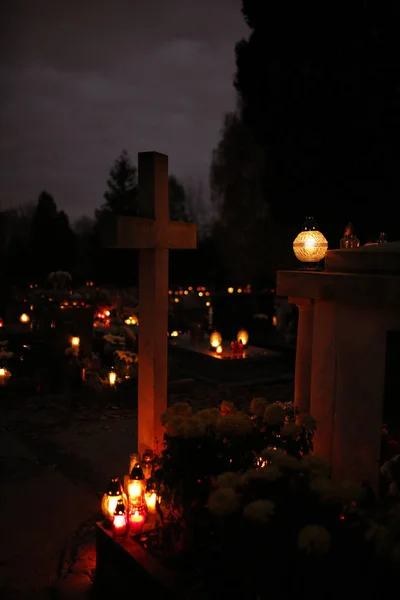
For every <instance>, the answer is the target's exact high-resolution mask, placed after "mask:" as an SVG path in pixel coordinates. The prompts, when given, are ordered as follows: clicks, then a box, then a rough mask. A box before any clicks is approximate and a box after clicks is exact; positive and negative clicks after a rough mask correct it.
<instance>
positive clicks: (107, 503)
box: [101, 477, 127, 521]
mask: <svg viewBox="0 0 400 600" xmlns="http://www.w3.org/2000/svg"><path fill="white" fill-rule="evenodd" d="M119 500H122V501H123V502H124V504H125V505H126V504H127V497H126V495H125V494H124V492H123V490H122V486H121V483H120V481H119V479H118V477H114V478H113V479H111V481H110V483H109V484H108V488H107V491H106V493H105V494H104V496H103V499H102V501H101V510H102V513H103V515H104V517H105V518H106V519H108V520H109V521H112V520H113V518H114V513H115V510H116V508H117V504H118V501H119Z"/></svg>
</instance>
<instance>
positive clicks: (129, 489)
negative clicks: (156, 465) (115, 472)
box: [102, 453, 158, 536]
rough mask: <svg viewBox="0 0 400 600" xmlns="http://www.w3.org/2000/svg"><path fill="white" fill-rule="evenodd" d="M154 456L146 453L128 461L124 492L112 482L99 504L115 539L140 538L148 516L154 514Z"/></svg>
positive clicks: (114, 480)
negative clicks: (141, 457) (128, 535)
mask: <svg viewBox="0 0 400 600" xmlns="http://www.w3.org/2000/svg"><path fill="white" fill-rule="evenodd" d="M152 473H153V456H152V454H151V453H145V454H144V455H143V459H142V460H140V455H139V454H132V455H131V457H130V465H129V476H127V477H125V490H124V489H123V487H122V485H121V483H120V481H119V479H118V477H115V478H113V479H112V480H111V481H110V484H109V486H108V488H107V491H106V493H105V494H104V496H103V500H102V511H103V515H104V517H105V519H106V520H107V521H109V522H110V523H111V525H112V529H113V532H114V535H119V536H120V535H126V534H127V533H128V531H129V532H130V533H131V534H132V535H134V536H135V535H140V534H141V533H142V530H143V526H144V524H145V522H146V520H147V518H148V515H149V514H155V513H156V512H157V502H158V498H157V491H156V487H155V485H154V482H153V480H152V479H151V476H152Z"/></svg>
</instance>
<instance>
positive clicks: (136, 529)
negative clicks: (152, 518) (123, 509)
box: [129, 508, 146, 535]
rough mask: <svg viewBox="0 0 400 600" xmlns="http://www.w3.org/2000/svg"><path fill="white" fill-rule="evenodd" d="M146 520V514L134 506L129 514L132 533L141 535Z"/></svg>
mask: <svg viewBox="0 0 400 600" xmlns="http://www.w3.org/2000/svg"><path fill="white" fill-rule="evenodd" d="M145 521H146V515H145V514H144V512H143V511H142V510H140V509H138V508H134V509H133V510H132V512H131V513H130V514H129V525H130V530H131V532H132V535H140V534H141V533H142V530H143V525H144V523H145Z"/></svg>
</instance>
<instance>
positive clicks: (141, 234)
mask: <svg viewBox="0 0 400 600" xmlns="http://www.w3.org/2000/svg"><path fill="white" fill-rule="evenodd" d="M110 245H111V247H113V248H127V249H133V248H137V249H141V250H150V249H152V248H168V249H170V250H178V249H186V248H187V249H194V248H196V225H195V224H194V223H183V222H181V221H168V223H167V225H166V226H165V225H164V226H163V225H162V224H161V223H157V222H156V221H155V220H154V219H144V218H141V217H118V218H117V221H116V227H115V237H114V239H113V240H112V242H111V244H110Z"/></svg>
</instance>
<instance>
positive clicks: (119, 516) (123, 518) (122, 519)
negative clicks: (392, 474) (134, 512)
mask: <svg viewBox="0 0 400 600" xmlns="http://www.w3.org/2000/svg"><path fill="white" fill-rule="evenodd" d="M128 528H129V523H128V517H127V514H126V508H125V504H124V502H123V500H122V499H120V500H118V502H117V506H116V508H115V512H114V518H113V523H112V529H113V533H114V535H117V536H122V535H125V534H126V533H127V531H128Z"/></svg>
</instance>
